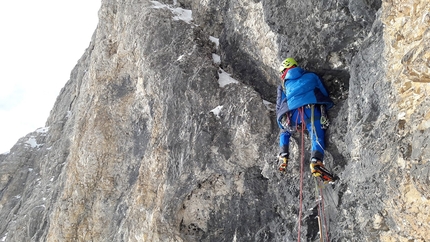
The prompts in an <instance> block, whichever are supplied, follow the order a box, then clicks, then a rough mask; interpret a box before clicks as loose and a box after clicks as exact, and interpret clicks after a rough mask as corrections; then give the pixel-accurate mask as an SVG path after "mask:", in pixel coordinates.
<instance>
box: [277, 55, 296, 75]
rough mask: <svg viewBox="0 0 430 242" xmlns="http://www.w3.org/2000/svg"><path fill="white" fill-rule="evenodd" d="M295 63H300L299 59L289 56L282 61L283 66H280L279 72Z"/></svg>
mask: <svg viewBox="0 0 430 242" xmlns="http://www.w3.org/2000/svg"><path fill="white" fill-rule="evenodd" d="M294 65H296V66H297V65H298V64H297V61H296V60H294V59H293V58H291V57H289V58H287V59H285V60H284V61H283V62H282V64H281V66H280V67H279V72H281V73H282V72H283V71H284V70H285V69H288V68H291V67H292V66H294Z"/></svg>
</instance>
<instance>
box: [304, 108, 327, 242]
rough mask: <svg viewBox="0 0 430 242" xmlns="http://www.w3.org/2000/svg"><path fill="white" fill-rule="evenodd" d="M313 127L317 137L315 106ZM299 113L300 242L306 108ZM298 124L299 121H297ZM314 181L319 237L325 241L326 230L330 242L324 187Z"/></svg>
mask: <svg viewBox="0 0 430 242" xmlns="http://www.w3.org/2000/svg"><path fill="white" fill-rule="evenodd" d="M310 108H311V126H312V132H311V133H312V135H315V136H316V135H317V133H316V130H315V126H314V105H311V107H310ZM298 112H299V116H300V119H301V123H302V126H301V130H300V133H301V148H300V150H301V157H300V192H299V200H300V203H299V206H300V207H299V225H298V229H297V231H298V232H297V241H298V242H300V234H301V227H302V222H301V221H302V209H303V174H304V160H305V152H304V151H305V138H304V137H305V133H304V130H305V118H304V108H303V107H300V108H298ZM296 123H297V120H296ZM311 139H312V140H313V139H314V137H311ZM315 140H316V142H318V137H315ZM318 145H320V146H321V144H319V143H318ZM314 181H315V200H316V201H317V203H318V229H319V235H320V242H323V241H324V238H323V236H324V235H323V230H324V228H325V236H326V240H327V241H330V240H329V237H328V227H327V220H326V217H325V212H324V196H323V191H322V186H319V184H318V181H317V177H314ZM322 222H324V228H323V226H322Z"/></svg>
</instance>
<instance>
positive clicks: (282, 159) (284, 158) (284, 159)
mask: <svg viewBox="0 0 430 242" xmlns="http://www.w3.org/2000/svg"><path fill="white" fill-rule="evenodd" d="M287 166H288V154H287V153H281V154H280V155H279V171H280V172H286V170H287Z"/></svg>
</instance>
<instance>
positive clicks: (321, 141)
mask: <svg viewBox="0 0 430 242" xmlns="http://www.w3.org/2000/svg"><path fill="white" fill-rule="evenodd" d="M303 110H304V121H305V125H306V129H307V130H308V132H309V135H310V137H311V142H312V147H311V155H312V156H315V154H317V153H318V152H319V153H320V155H321V157H318V158H320V159H321V160H322V159H323V156H324V149H325V130H324V129H322V128H321V122H320V118H321V112H320V110H319V108H317V107H315V108H314V128H315V132H314V130H313V129H312V123H311V109H310V108H304V109H303ZM291 112H292V114H293V115H292V117H291V122H292V126H293V127H295V126H296V125H299V126H300V125H301V124H302V120H301V117H300V114H299V111H298V110H297V109H295V110H292V111H291ZM296 121H297V122H296ZM315 134H316V135H315ZM290 137H291V134H290V132H288V131H287V130H283V132H282V133H281V135H280V136H279V146H280V147H281V148H282V147H283V146H289V144H290ZM316 156H318V155H316Z"/></svg>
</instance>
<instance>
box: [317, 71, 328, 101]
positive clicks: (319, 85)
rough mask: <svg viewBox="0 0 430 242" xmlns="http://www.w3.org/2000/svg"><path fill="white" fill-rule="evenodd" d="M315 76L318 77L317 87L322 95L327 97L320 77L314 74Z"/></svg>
mask: <svg viewBox="0 0 430 242" xmlns="http://www.w3.org/2000/svg"><path fill="white" fill-rule="evenodd" d="M315 77H316V78H317V79H318V89H320V91H321V92H322V94H323V95H324V96H326V97H328V92H327V90H326V89H325V87H324V85H323V84H322V81H321V79H320V78H319V77H318V76H317V75H315Z"/></svg>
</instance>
